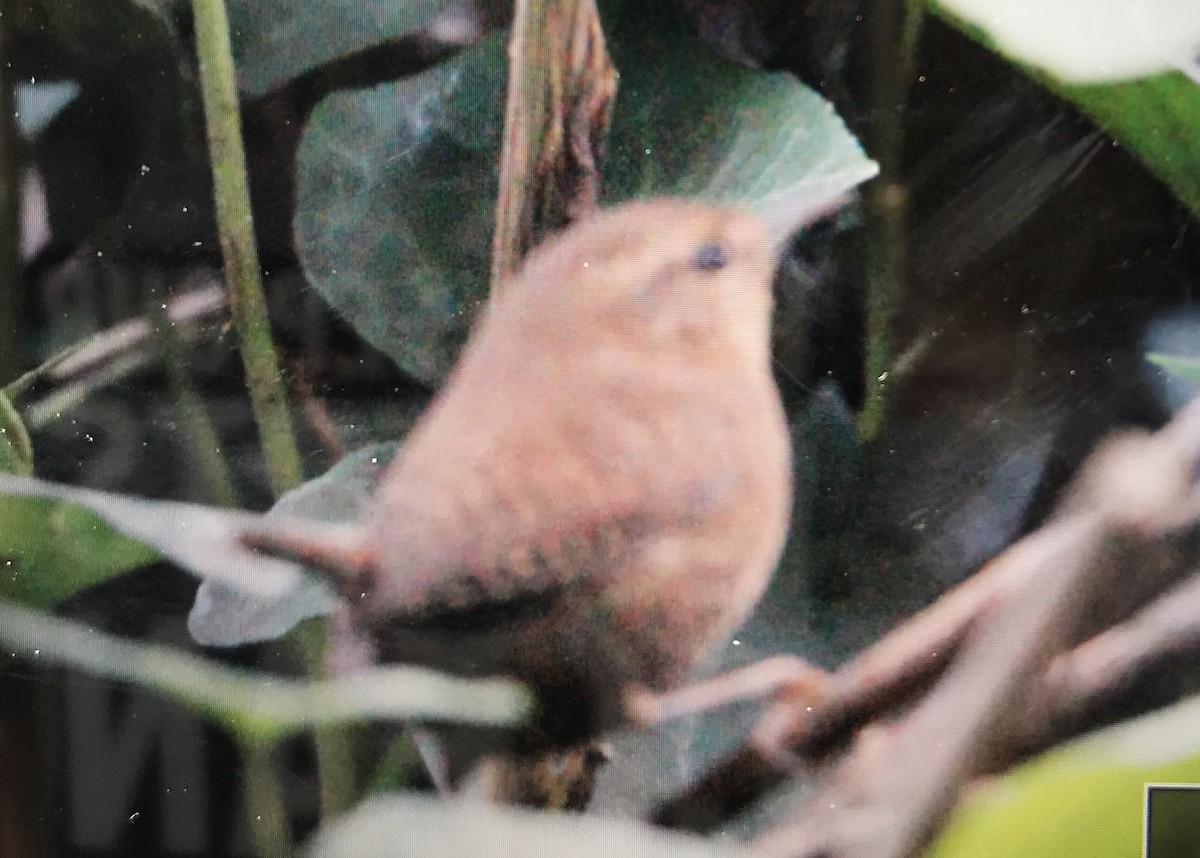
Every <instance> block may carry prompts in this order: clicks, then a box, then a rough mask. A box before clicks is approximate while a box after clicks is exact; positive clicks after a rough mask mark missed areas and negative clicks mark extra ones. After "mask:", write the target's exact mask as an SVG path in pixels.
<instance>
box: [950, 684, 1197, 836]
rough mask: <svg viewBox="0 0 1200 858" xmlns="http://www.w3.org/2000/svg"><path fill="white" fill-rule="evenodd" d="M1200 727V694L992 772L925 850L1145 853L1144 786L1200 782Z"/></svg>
mask: <svg viewBox="0 0 1200 858" xmlns="http://www.w3.org/2000/svg"><path fill="white" fill-rule="evenodd" d="M1197 724H1200V698H1192V699H1189V700H1187V701H1184V702H1182V703H1178V704H1176V705H1174V706H1172V707H1170V708H1167V709H1164V710H1161V711H1159V712H1155V713H1153V714H1151V715H1147V716H1144V717H1142V718H1139V719H1137V720H1134V721H1130V722H1128V723H1125V724H1121V725H1118V726H1116V727H1111V728H1109V729H1107V730H1104V731H1101V732H1099V733H1096V734H1093V735H1091V736H1087V737H1085V738H1083V739H1080V740H1077V741H1075V742H1071V743H1070V744H1067V745H1064V746H1062V747H1060V748H1057V749H1055V750H1053V751H1050V752H1048V753H1046V754H1044V755H1042V756H1041V757H1039V758H1038V759H1036V760H1034V761H1033V762H1030V763H1027V764H1026V765H1023V766H1020V767H1018V768H1017V769H1016V770H1014V771H1013V772H1011V773H1009V774H1007V775H1003V776H1000V777H996V778H993V779H991V780H989V781H988V782H986V783H984V784H981V785H979V786H978V787H977V788H976V789H974V790H972V791H971V793H970V794H969V795H968V797H967V798H966V799H965V800H964V801H963V802H962V805H961V806H960V807H959V809H958V811H957V812H956V813H955V816H954V818H953V820H952V821H951V822H950V825H949V827H948V828H947V829H946V830H945V831H944V832H943V834H942V835H941V837H940V838H939V839H938V841H937V843H936V844H935V845H934V847H933V848H932V849H931V850H930V851H929V852H928V853H927V856H928V858H985V856H986V858H1006V857H1007V856H1014V858H1015V856H1021V858H1126V856H1129V855H1140V854H1142V852H1141V848H1142V832H1143V814H1144V808H1145V798H1144V795H1145V789H1146V784H1150V783H1200V730H1197V727H1196V725H1197ZM1197 809H1200V797H1197V801H1196V802H1194V803H1193V804H1192V810H1193V813H1195V811H1196V810H1197ZM1187 854H1192V853H1187ZM1151 858H1157V856H1156V854H1152V855H1151Z"/></svg>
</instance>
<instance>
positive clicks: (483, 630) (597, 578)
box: [246, 200, 834, 748]
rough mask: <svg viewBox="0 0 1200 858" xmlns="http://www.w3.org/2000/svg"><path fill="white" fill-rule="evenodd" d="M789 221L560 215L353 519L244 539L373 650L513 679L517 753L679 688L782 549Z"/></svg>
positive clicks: (632, 211) (626, 208)
mask: <svg viewBox="0 0 1200 858" xmlns="http://www.w3.org/2000/svg"><path fill="white" fill-rule="evenodd" d="M833 204H834V203H833V201H828V202H827V203H826V204H824V205H821V206H814V207H812V208H811V209H810V210H808V211H805V212H802V213H800V214H801V216H802V217H807V219H811V217H812V216H814V215H816V214H819V213H823V212H825V211H828V210H829V209H830V208H832V206H833ZM800 219H802V218H801V217H793V218H792V221H793V223H792V225H798V224H796V221H798V220H800ZM783 232H784V231H782V230H781V231H777V232H776V234H774V235H772V234H771V230H769V229H768V228H767V226H766V225H765V224H764V223H763V222H762V221H761V220H760V219H758V218H756V217H754V216H751V215H749V214H746V213H743V212H739V211H734V210H724V209H714V208H709V207H705V206H702V205H698V204H693V203H685V202H677V201H668V200H659V201H649V202H636V203H629V204H626V205H623V206H621V207H619V208H616V209H613V210H611V211H607V212H604V213H600V214H596V215H594V216H591V217H589V218H586V219H584V220H583V221H581V222H578V223H576V224H575V225H574V226H572V227H571V228H569V229H567V230H566V231H564V232H562V233H561V234H559V235H557V236H556V237H553V238H551V239H550V240H548V241H547V242H545V243H544V244H543V245H542V246H540V247H539V248H537V249H535V250H534V251H533V252H532V253H531V254H530V255H529V257H528V259H527V260H526V263H525V264H524V266H523V269H522V270H521V272H520V273H519V275H518V276H517V277H516V278H515V279H514V281H513V282H511V283H509V284H507V286H506V288H504V289H503V290H502V291H501V292H500V294H499V295H498V297H497V298H496V299H495V300H493V301H492V302H491V304H490V306H488V308H487V309H486V310H485V311H484V313H483V315H482V317H481V319H480V320H479V322H478V324H477V326H476V328H475V330H474V332H473V335H472V336H471V338H470V341H469V342H468V344H467V346H466V348H465V351H464V353H463V355H462V358H461V360H460V361H459V363H458V365H457V366H456V368H455V369H454V371H453V373H452V374H451V376H450V378H449V380H448V381H447V383H446V385H445V387H444V388H443V390H442V391H441V393H440V395H439V396H438V397H437V399H436V400H435V402H434V403H433V405H432V406H431V407H430V409H429V411H428V412H427V413H426V414H425V415H424V417H423V419H422V420H421V422H420V423H419V424H418V425H417V426H416V428H415V429H413V431H412V432H411V434H410V435H409V436H408V438H407V439H406V440H405V442H404V444H403V446H402V447H401V449H400V451H399V452H398V453H397V455H396V458H395V460H394V461H393V463H392V464H391V465H390V467H389V470H388V471H387V472H386V474H385V476H384V478H383V480H382V482H381V484H380V488H379V491H378V494H377V497H376V500H375V508H374V512H373V517H372V518H371V519H370V520H369V522H368V523H367V524H366V526H365V528H364V529H363V530H361V531H360V532H356V533H355V534H353V535H352V536H351V538H350V539H349V540H348V541H347V542H346V543H345V544H341V545H337V544H330V543H320V544H315V540H312V539H307V540H306V539H305V538H304V536H303V534H302V533H299V532H297V529H296V528H295V527H291V528H289V527H288V525H287V523H286V522H281V524H280V529H279V530H275V529H272V530H271V531H269V532H267V531H264V532H260V533H254V534H248V535H247V537H246V539H247V542H248V543H250V544H252V545H254V546H256V547H260V548H265V549H267V550H269V551H272V552H276V553H284V554H288V555H291V556H294V557H297V558H299V559H301V560H304V561H305V562H308V563H309V564H311V565H316V566H320V567H323V568H324V569H326V570H328V571H330V572H332V573H333V575H334V580H335V581H336V582H337V585H338V588H339V589H340V591H341V593H342V595H343V596H344V598H345V599H346V601H347V603H348V605H349V611H348V617H349V620H350V625H351V626H352V627H353V629H354V633H355V634H356V635H358V636H359V637H360V638H361V639H362V640H363V641H364V642H366V643H367V644H368V645H369V646H370V648H371V650H372V651H373V652H372V654H373V657H374V658H376V659H378V660H379V661H382V662H396V661H401V662H415V663H420V664H425V665H428V666H433V667H437V668H440V669H445V670H449V671H453V672H456V673H459V674H465V675H509V676H514V677H516V678H518V679H520V680H522V681H524V682H525V683H527V684H528V685H529V686H530V687H531V688H532V689H533V690H534V692H535V693H536V695H537V698H538V701H539V704H540V716H539V718H538V720H537V722H536V724H535V725H534V728H533V729H532V730H531V731H530V732H529V735H528V736H526V737H525V738H524V739H523V740H522V741H523V742H525V743H526V745H525V746H526V747H530V748H539V747H540V748H552V747H565V746H570V745H574V744H578V743H583V742H586V741H587V740H589V739H592V738H594V737H595V736H597V735H598V734H599V733H601V732H602V731H604V730H606V729H609V728H612V727H614V726H616V725H618V724H619V723H621V722H622V721H623V720H624V717H625V715H624V710H623V705H622V700H623V695H624V693H625V692H626V691H627V690H628V689H631V688H642V689H649V690H651V691H655V692H665V691H669V690H672V689H677V688H679V687H680V686H681V685H683V684H684V683H686V682H687V680H688V677H689V674H690V673H691V671H692V670H693V668H694V667H695V666H696V664H697V662H698V661H699V660H700V659H701V658H702V657H703V656H704V655H705V654H706V653H708V652H709V651H710V650H711V649H712V648H713V647H714V646H715V645H717V644H719V643H720V642H721V641H722V640H724V639H725V638H726V637H727V636H728V635H730V634H731V632H732V631H733V630H734V628H735V627H736V626H737V625H738V624H739V623H740V622H741V621H742V620H743V619H744V618H745V617H746V616H747V614H748V613H749V612H750V610H751V609H752V608H753V607H754V605H755V603H756V602H757V600H758V599H759V597H760V595H761V594H762V592H763V590H764V588H765V587H766V584H767V581H768V579H769V577H770V575H771V573H772V571H773V569H774V566H775V564H776V562H777V560H778V557H779V554H780V551H781V548H782V546H783V542H784V537H785V534H786V530H787V524H788V518H789V509H790V502H791V474H792V469H791V461H790V450H789V439H788V431H787V425H786V423H785V418H784V412H783V408H782V405H781V403H780V399H779V394H778V392H777V390H776V388H775V384H774V380H773V378H772V373H771V356H770V336H769V329H770V317H771V308H772V294H771V282H772V275H773V273H774V269H775V264H776V256H777V252H778V249H779V248H780V247H781V246H782V240H781V239H782V238H783V237H784V234H783Z"/></svg>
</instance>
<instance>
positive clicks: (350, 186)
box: [295, 8, 875, 383]
mask: <svg viewBox="0 0 1200 858" xmlns="http://www.w3.org/2000/svg"><path fill="white" fill-rule="evenodd" d="M648 15H652V16H653V17H649V18H648V17H647V16H648ZM609 41H610V50H611V51H612V52H613V55H614V57H615V59H616V62H617V63H618V65H619V66H620V68H621V81H620V84H619V86H618V94H617V103H616V107H615V111H614V118H613V128H612V132H611V137H610V141H609V147H608V148H609V154H608V159H607V164H606V168H605V177H606V180H605V186H606V191H605V198H606V200H607V201H617V200H622V199H627V198H630V197H635V196H636V197H644V196H651V195H656V194H675V195H683V196H695V197H698V198H702V199H706V200H711V201H714V202H720V203H726V204H738V205H741V206H743V207H746V208H749V209H751V210H755V211H763V210H769V209H770V207H771V206H772V205H775V204H778V203H779V202H780V201H781V200H788V199H794V198H797V197H801V198H803V197H804V195H806V194H810V193H811V194H820V195H822V196H832V195H833V194H836V193H838V192H841V191H848V190H850V189H851V188H853V187H854V186H855V185H857V184H858V183H860V182H862V181H864V180H866V179H867V178H869V177H870V176H872V175H873V174H874V172H875V166H874V164H873V163H872V162H871V161H869V160H868V159H867V158H866V156H865V155H864V154H863V153H862V150H861V148H860V147H859V145H858V143H857V142H856V141H855V139H854V137H853V136H852V135H851V134H850V133H849V132H848V131H847V130H846V128H845V126H844V125H843V124H842V121H841V119H840V118H839V117H838V116H837V114H836V113H835V112H834V111H833V108H832V107H831V106H830V105H829V103H828V102H826V101H825V100H824V99H822V98H820V97H819V96H817V95H816V94H815V93H813V92H812V91H811V90H809V89H808V88H807V87H804V86H803V85H801V84H800V83H798V82H797V81H796V80H795V79H794V78H792V77H791V76H789V75H786V74H767V73H764V72H761V71H755V70H750V69H745V68H741V67H739V66H736V65H734V64H732V63H730V62H727V61H725V60H721V59H719V58H717V57H716V56H714V55H712V54H711V52H709V51H707V50H706V49H705V48H704V47H703V46H701V45H699V44H698V43H697V41H696V39H695V37H694V36H691V35H690V34H688V33H685V32H683V31H682V30H681V28H680V27H679V24H678V21H677V20H676V19H675V18H673V17H672V16H671V15H670V14H668V13H665V12H661V11H660V12H651V10H649V9H642V8H637V9H633V8H630V9H629V10H627V11H626V14H624V15H623V16H622V17H619V18H618V19H617V22H616V23H615V24H614V25H613V27H612V32H611V33H610V34H609ZM504 44H505V43H504V38H503V36H502V35H497V36H493V37H490V38H488V39H486V40H485V41H484V42H483V43H481V44H480V45H478V46H476V47H474V48H471V49H470V50H467V51H464V52H463V53H461V54H459V55H458V56H457V57H456V58H454V59H453V60H450V61H448V62H446V63H442V64H441V65H439V66H437V67H436V68H434V69H431V70H430V71H428V72H425V73H423V74H421V75H416V76H414V77H409V78H405V79H403V80H401V81H398V82H396V83H394V84H389V85H385V86H380V87H377V88H375V89H372V90H364V91H357V92H350V93H346V94H339V95H335V96H332V97H331V98H329V99H327V100H326V101H325V102H323V103H322V104H321V105H320V106H319V107H318V108H317V110H316V111H315V112H314V114H313V118H312V122H311V124H310V125H309V128H308V130H307V131H306V133H305V136H304V140H303V142H302V144H301V149H300V160H299V172H298V203H297V209H296V220H295V229H296V235H297V239H298V240H297V244H298V246H299V248H300V257H301V262H302V263H303V265H304V268H305V272H306V274H307V275H308V277H309V279H310V280H311V281H312V283H313V285H314V286H315V287H316V288H317V289H318V290H319V291H320V292H321V294H322V295H324V296H325V298H326V299H327V300H328V301H329V302H330V304H332V305H333V306H334V307H336V308H338V310H339V311H340V312H341V313H342V314H343V315H344V316H345V317H346V318H347V320H349V321H350V323H351V324H352V325H354V327H355V328H356V329H357V330H358V332H359V333H360V334H362V335H363V336H364V337H365V338H366V339H367V340H368V341H369V342H371V343H372V344H373V345H375V346H376V347H378V348H380V349H382V350H383V351H384V352H386V353H387V354H388V355H390V356H391V357H392V358H393V359H394V360H395V361H396V363H397V364H399V365H400V367H401V368H402V369H404V370H405V371H407V372H409V373H411V374H413V375H414V376H416V377H417V378H420V379H421V380H423V381H426V382H429V383H436V382H438V381H440V380H441V378H443V377H444V376H445V374H446V372H447V371H448V370H449V368H450V366H451V365H452V363H453V361H454V358H455V356H456V355H457V352H458V349H459V347H460V346H461V345H462V343H463V341H464V340H465V338H466V333H467V330H468V328H469V326H470V322H471V319H472V318H473V316H474V313H475V311H476V310H477V308H478V307H479V305H480V304H481V303H482V301H483V300H484V298H485V296H486V294H487V277H486V272H487V271H488V252H489V250H490V247H491V227H492V209H493V200H494V198H495V194H496V186H497V181H498V176H497V173H496V170H497V163H498V154H499V148H500V136H501V129H502V125H503V93H504V88H505V69H506V65H505V62H504Z"/></svg>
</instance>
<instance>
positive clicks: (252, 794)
mask: <svg viewBox="0 0 1200 858" xmlns="http://www.w3.org/2000/svg"><path fill="white" fill-rule="evenodd" d="M274 747H275V746H274V743H272V742H250V743H247V744H244V745H243V746H242V758H243V763H244V767H243V770H244V771H245V777H246V812H247V813H248V814H249V815H250V818H249V823H250V835H251V839H252V840H253V841H254V852H255V854H256V855H258V856H259V858H287V856H289V855H291V854H292V851H293V850H292V832H291V826H290V825H289V823H288V815H287V804H286V803H285V802H284V798H283V790H282V788H280V786H279V778H278V776H277V775H276V773H275V762H274V760H272V759H271V752H272V751H273V750H274Z"/></svg>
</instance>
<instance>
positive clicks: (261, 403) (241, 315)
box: [192, 0, 303, 496]
mask: <svg viewBox="0 0 1200 858" xmlns="http://www.w3.org/2000/svg"><path fill="white" fill-rule="evenodd" d="M192 14H193V17H194V18H195V27H196V52H197V55H198V57H199V61H200V84H201V90H202V92H203V95H204V116H205V124H206V127H207V130H208V145H209V151H210V156H211V159H212V172H213V196H214V198H215V201H216V207H217V226H218V229H219V231H220V236H221V255H222V257H223V258H224V260H225V279H226V280H227V281H228V284H229V289H230V290H231V291H230V303H231V305H232V308H233V322H234V326H235V327H236V328H237V332H238V339H239V341H240V343H241V348H240V351H241V354H242V363H243V365H244V366H245V371H246V386H247V388H248V390H249V392H250V402H251V406H252V408H253V410H254V418H255V420H256V421H257V423H258V431H259V436H260V440H261V443H262V447H263V454H264V456H265V458H266V465H267V473H268V475H269V477H270V480H271V487H272V488H273V489H274V491H275V494H276V495H277V496H278V495H281V494H283V493H284V492H286V491H287V490H288V489H291V488H294V487H295V486H297V485H299V484H300V482H301V481H302V479H303V476H302V473H301V467H300V452H299V449H298V448H297V446H296V438H295V435H294V433H293V430H292V418H291V414H290V413H289V412H288V401H287V393H286V390H285V388H284V385H283V383H282V381H281V380H280V374H279V361H278V359H277V358H276V355H275V343H274V341H273V339H272V336H271V323H270V320H269V319H268V317H267V299H266V295H265V293H264V291H263V284H262V275H261V271H260V269H259V263H258V248H257V246H256V245H255V240H254V219H253V214H252V212H251V209H250V191H249V188H248V186H247V182H246V155H245V150H244V148H243V145H242V126H241V116H240V113H239V110H238V97H237V87H236V84H235V80H234V68H233V55H232V48H231V46H230V42H229V18H228V15H227V13H226V10H225V2H224V0H192Z"/></svg>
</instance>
